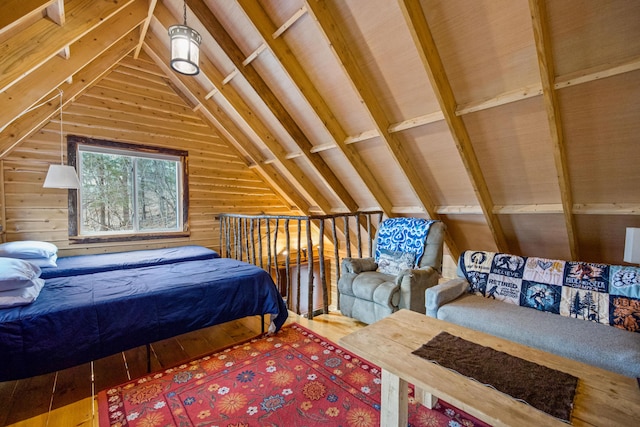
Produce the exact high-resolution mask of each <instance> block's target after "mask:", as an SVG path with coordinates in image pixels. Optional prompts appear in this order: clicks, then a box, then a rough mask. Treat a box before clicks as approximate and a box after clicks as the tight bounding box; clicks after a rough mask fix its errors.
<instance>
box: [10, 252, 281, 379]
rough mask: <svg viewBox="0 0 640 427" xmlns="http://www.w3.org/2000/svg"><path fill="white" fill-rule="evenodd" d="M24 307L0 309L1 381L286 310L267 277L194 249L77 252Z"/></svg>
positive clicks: (273, 322) (48, 272)
mask: <svg viewBox="0 0 640 427" xmlns="http://www.w3.org/2000/svg"><path fill="white" fill-rule="evenodd" d="M42 270H43V272H42V275H41V277H42V278H44V279H45V285H44V287H43V289H42V291H41V293H40V295H39V296H38V298H37V299H36V300H35V301H34V302H33V303H31V304H29V305H25V306H21V307H14V308H9V309H0V381H7V380H14V379H19V378H26V377H31V376H34V375H39V374H44V373H47V372H53V371H56V370H60V369H65V368H68V367H71V366H75V365H78V364H82V363H86V362H89V361H92V360H96V359H99V358H101V357H105V356H109V355H111V354H114V353H118V352H120V351H124V350H127V349H130V348H134V347H138V346H142V345H146V346H147V352H148V355H147V356H148V357H147V359H148V365H147V366H148V367H150V347H149V344H150V343H152V342H156V341H159V340H162V339H167V338H170V337H173V336H176V335H180V334H184V333H187V332H191V331H194V330H197V329H201V328H205V327H208V326H213V325H217V324H220V323H224V322H228V321H231V320H236V319H240V318H243V317H248V316H256V315H259V316H261V320H262V325H263V326H262V332H263V333H264V332H265V329H264V325H265V315H267V314H268V315H269V316H270V320H269V329H268V332H275V331H277V330H278V329H279V328H280V327H281V326H282V325H283V324H284V322H285V320H286V318H287V315H288V312H287V308H286V305H285V302H284V300H283V299H282V297H281V296H280V294H279V292H278V290H277V288H276V285H275V283H274V282H273V279H272V278H271V276H270V275H269V274H268V273H267V272H266V271H265V270H262V269H261V268H259V267H256V266H254V265H251V264H248V263H245V262H242V261H238V260H234V259H229V258H220V257H219V255H218V254H217V253H216V252H215V251H212V250H210V249H207V248H204V247H200V246H182V247H179V248H166V249H155V250H146V251H131V252H120V253H115V254H100V255H82V256H75V257H65V258H59V259H58V266H57V267H54V268H43V269H42Z"/></svg>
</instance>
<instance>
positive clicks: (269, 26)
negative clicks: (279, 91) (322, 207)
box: [239, 0, 392, 216]
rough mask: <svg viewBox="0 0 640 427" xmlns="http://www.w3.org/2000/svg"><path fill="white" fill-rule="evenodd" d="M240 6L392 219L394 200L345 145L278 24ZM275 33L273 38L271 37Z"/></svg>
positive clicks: (255, 7) (250, 6)
mask: <svg viewBox="0 0 640 427" xmlns="http://www.w3.org/2000/svg"><path fill="white" fill-rule="evenodd" d="M239 4H240V6H241V7H242V9H243V10H244V12H245V14H246V15H247V16H248V17H249V18H250V20H251V21H252V22H253V25H254V26H255V27H256V29H257V30H258V32H259V33H260V34H261V35H262V38H263V40H264V42H265V43H267V45H268V47H269V49H271V52H272V53H273V54H274V56H275V57H276V58H277V59H278V61H279V62H280V65H281V66H282V67H283V69H284V70H285V71H286V72H287V74H288V75H289V77H290V79H291V80H292V82H293V84H294V85H295V86H296V87H297V88H298V90H299V91H300V92H301V93H302V95H303V96H304V98H305V99H306V101H307V103H308V104H309V105H310V106H311V107H312V109H313V111H314V112H315V114H316V116H317V117H318V118H319V119H320V121H321V122H322V123H323V124H324V125H325V127H326V129H327V130H328V131H329V133H330V134H331V136H332V137H333V139H334V143H332V144H335V145H336V147H337V148H339V149H340V151H341V152H342V153H343V154H344V155H345V157H346V158H347V160H348V162H349V163H350V164H351V166H352V167H353V168H354V169H355V171H356V172H357V173H358V175H360V178H361V179H362V180H363V182H364V184H365V185H366V186H367V188H368V189H369V192H370V193H371V194H372V196H373V197H374V199H375V200H376V202H377V203H378V204H379V205H380V207H381V208H382V211H384V212H385V214H386V215H387V216H390V214H391V208H392V203H391V200H389V198H388V197H387V195H386V194H385V192H384V189H383V188H382V186H381V185H380V183H379V180H378V179H377V177H376V176H374V174H373V172H372V171H371V169H370V168H368V167H367V165H366V164H365V162H364V160H363V159H362V157H361V156H360V154H359V153H358V152H357V151H356V149H355V148H354V147H352V146H349V145H347V144H345V142H344V141H345V140H346V138H347V133H346V131H345V130H344V128H343V127H342V126H341V125H340V123H339V122H338V120H337V118H336V117H335V115H334V114H333V112H332V111H331V109H330V108H329V106H328V105H327V103H326V102H325V100H324V98H323V97H322V95H320V92H319V91H318V89H317V88H316V87H315V85H314V84H313V82H312V81H311V79H310V78H309V76H308V75H307V73H306V72H305V71H304V69H303V68H302V65H301V64H300V63H299V62H298V60H297V59H296V57H295V56H294V55H293V53H292V52H291V50H290V49H289V47H288V45H287V43H286V42H285V41H284V40H283V39H282V38H281V37H280V38H276V37H275V32H276V26H275V24H274V23H273V22H272V21H271V19H270V18H269V16H268V15H267V13H266V12H265V10H264V9H263V8H262V6H260V5H259V4H257V3H255V2H252V1H246V0H239ZM298 12H299V13H298V14H296V15H294V17H296V18H299V16H301V15H302V13H301V12H304V13H306V12H307V10H306V8H302V9H299V10H298ZM288 22H289V21H288ZM289 27H290V25H289V26H287V28H289ZM281 28H282V27H281ZM272 34H273V36H272V37H271V35H272ZM316 148H317V147H313V148H312V149H311V150H310V151H311V152H312V153H316V152H318V150H316Z"/></svg>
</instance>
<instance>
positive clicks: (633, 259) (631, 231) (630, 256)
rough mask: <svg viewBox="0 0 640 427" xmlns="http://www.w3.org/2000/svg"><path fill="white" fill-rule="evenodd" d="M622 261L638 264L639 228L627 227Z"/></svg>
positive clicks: (639, 252)
mask: <svg viewBox="0 0 640 427" xmlns="http://www.w3.org/2000/svg"><path fill="white" fill-rule="evenodd" d="M624 261H625V262H628V263H631V264H640V228H631V227H627V235H626V238H625V241H624Z"/></svg>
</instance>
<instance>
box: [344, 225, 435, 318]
mask: <svg viewBox="0 0 640 427" xmlns="http://www.w3.org/2000/svg"><path fill="white" fill-rule="evenodd" d="M424 226H427V230H426V233H427V234H426V237H424V238H423V239H422V240H420V239H419V238H417V237H416V236H417V234H418V233H409V234H411V236H409V237H410V240H412V241H413V243H414V248H413V249H410V248H405V249H403V250H404V251H405V252H403V251H402V250H395V251H388V250H386V249H384V248H385V247H386V246H388V245H391V247H395V249H400V248H399V247H398V246H397V245H396V244H395V243H393V242H390V239H389V238H388V237H389V236H398V235H401V236H404V235H407V233H408V231H407V230H411V229H412V228H416V227H418V228H422V227H424ZM391 228H394V229H395V232H394V231H393V230H392V229H391ZM387 231H388V233H387ZM444 233H445V225H444V223H443V222H441V221H431V220H422V219H419V218H389V219H387V220H385V221H383V223H381V224H380V227H379V229H378V231H377V232H376V238H375V240H374V242H373V252H374V253H375V254H377V256H376V257H367V258H344V259H343V260H342V274H341V276H340V279H339V280H338V293H339V304H340V311H341V312H342V314H343V315H345V316H348V317H352V318H354V319H357V320H359V321H361V322H364V323H368V324H370V323H374V322H376V321H378V320H380V319H382V318H384V317H386V316H388V315H390V314H391V313H393V312H395V311H397V310H399V309H401V308H406V309H409V310H413V311H417V312H420V313H424V312H425V311H424V310H425V303H424V297H425V293H424V291H425V289H426V288H428V287H429V286H435V285H436V284H437V283H438V281H439V279H440V274H441V272H442V250H443V242H444ZM381 234H382V236H381ZM381 242H382V243H381ZM418 242H419V243H418ZM415 245H418V246H420V251H419V252H422V253H421V254H419V256H418V258H415V259H414V257H413V255H414V254H413V253H412V252H411V250H415ZM400 246H402V245H400ZM407 257H408V258H409V259H407Z"/></svg>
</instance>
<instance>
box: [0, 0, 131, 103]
mask: <svg viewBox="0 0 640 427" xmlns="http://www.w3.org/2000/svg"><path fill="white" fill-rule="evenodd" d="M132 1H139V2H143V0H127V1H121V2H114V1H108V0H68V1H67V2H66V3H65V10H66V16H67V18H66V23H65V25H64V26H60V25H58V24H56V23H55V22H52V21H50V20H48V19H40V20H39V21H37V22H36V23H34V24H33V25H31V26H29V27H28V28H25V29H24V30H23V31H21V32H19V33H18V34H15V35H14V36H12V37H10V38H9V39H8V40H6V41H5V42H4V43H2V44H0V58H3V61H2V62H0V91H4V90H6V89H7V88H8V87H10V86H11V85H13V84H15V83H17V82H18V81H19V80H20V79H22V78H24V77H25V76H26V75H28V74H29V73H31V72H32V71H33V70H35V69H36V68H38V67H39V66H40V65H42V64H43V63H44V62H46V61H47V60H49V59H50V58H52V57H53V56H55V55H57V54H58V52H60V51H61V50H62V49H64V48H65V46H68V45H70V44H72V43H74V42H75V41H76V40H78V39H80V38H81V37H82V36H84V35H85V34H87V33H88V32H90V31H91V30H93V29H94V28H96V27H98V26H99V25H101V24H103V23H105V22H107V21H109V18H111V17H112V16H113V15H115V14H116V13H118V12H119V11H121V10H122V9H124V8H125V7H127V6H128V5H129V4H130V3H131V2H132ZM25 46H29V47H30V48H29V49H25Z"/></svg>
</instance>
